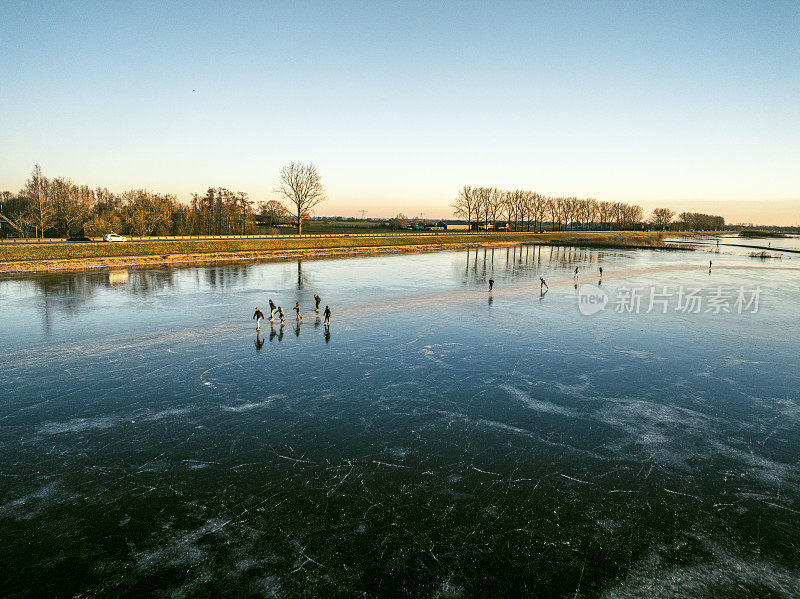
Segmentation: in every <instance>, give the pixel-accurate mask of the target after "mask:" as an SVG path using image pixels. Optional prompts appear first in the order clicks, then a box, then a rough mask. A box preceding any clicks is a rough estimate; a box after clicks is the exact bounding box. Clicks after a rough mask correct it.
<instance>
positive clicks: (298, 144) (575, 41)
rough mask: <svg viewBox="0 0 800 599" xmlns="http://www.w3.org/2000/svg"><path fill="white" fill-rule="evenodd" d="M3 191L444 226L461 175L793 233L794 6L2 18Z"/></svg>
mask: <svg viewBox="0 0 800 599" xmlns="http://www.w3.org/2000/svg"><path fill="white" fill-rule="evenodd" d="M0 23H2V24H1V25H0V27H2V36H1V37H0V141H2V146H3V152H2V154H3V158H2V160H0V189H11V190H16V189H18V188H19V187H20V186H21V185H22V184H23V183H24V181H25V179H26V178H27V176H28V174H29V173H30V170H31V168H32V166H33V164H34V163H40V164H41V165H42V167H43V169H44V171H45V174H47V175H50V176H60V175H63V176H68V177H70V178H72V179H73V180H75V181H76V182H79V183H86V184H89V185H92V186H96V185H100V186H107V187H109V188H110V189H112V190H116V191H122V190H123V189H128V188H133V187H147V188H149V189H152V190H156V191H161V192H170V193H175V194H177V195H178V196H179V198H181V199H183V200H186V199H188V198H189V195H190V193H191V192H202V191H203V190H204V189H205V188H207V187H209V186H225V187H229V188H231V189H236V190H242V191H247V192H249V193H250V195H251V197H252V198H253V199H255V200H267V199H272V197H274V196H273V193H272V190H273V189H274V187H275V186H276V184H277V175H278V172H279V170H280V167H281V166H282V165H284V164H286V163H288V162H290V161H293V160H298V161H303V162H314V163H315V164H316V165H317V166H318V168H319V170H320V172H321V173H322V175H323V178H324V181H325V183H326V185H327V188H328V192H329V201H328V202H327V203H326V204H324V205H323V206H321V207H320V209H319V211H318V212H319V213H320V214H355V212H356V210H360V209H362V208H363V209H366V210H367V211H368V212H367V214H368V215H371V216H391V215H394V214H396V213H397V212H400V211H403V212H405V213H406V214H409V215H413V214H419V213H423V214H424V215H425V216H431V217H434V216H440V217H441V216H449V215H450V213H451V211H450V208H449V204H450V202H451V201H452V199H453V197H454V196H455V194H456V191H457V189H458V188H459V187H460V186H462V185H465V184H469V185H493V186H499V187H504V188H525V189H535V190H537V191H540V192H542V193H546V194H550V195H577V196H580V197H596V198H598V199H601V200H620V201H630V202H639V203H642V204H643V205H645V206H646V207H647V208H652V207H654V206H660V205H664V206H669V207H673V208H676V209H678V210H683V209H697V210H702V211H715V212H716V213H720V214H723V215H725V216H726V217H727V218H728V220H730V221H734V222H735V221H754V222H779V221H780V222H786V223H787V224H798V223H800V167H798V165H800V41H798V40H800V3H798V2H757V3H737V2H724V3H723V2H706V3H681V2H665V3H645V2H574V3H571V2H553V3H506V2H492V3H431V4H429V3H380V2H379V3H367V2H363V3H303V2H292V3H278V4H262V3H238V4H237V3H218V2H213V3H212V2H208V3H203V2H195V3H173V2H165V3H137V2H131V3H116V2H107V3H88V2H84V3H81V2H70V3H51V2H41V3H36V2H4V3H3V4H2V5H0Z"/></svg>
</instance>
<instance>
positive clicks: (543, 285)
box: [489, 263, 711, 295]
mask: <svg viewBox="0 0 800 599" xmlns="http://www.w3.org/2000/svg"><path fill="white" fill-rule="evenodd" d="M710 268H711V266H710V263H709V269H710ZM580 274H581V267H580V266H576V267H575V276H574V277H573V278H574V279H575V285H577V284H578V283H577V281H578V277H580ZM602 278H603V267H602V266H601V267H600V279H602ZM492 289H494V278H492V277H489V293H491V292H492ZM549 290H550V287H549V286H548V285H547V281H545V280H544V277H539V291H540V292H541V293H542V295H544V293H545V292H546V291H549Z"/></svg>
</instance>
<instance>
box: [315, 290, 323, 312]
mask: <svg viewBox="0 0 800 599" xmlns="http://www.w3.org/2000/svg"><path fill="white" fill-rule="evenodd" d="M314 302H316V304H317V306H316V308H314V312H319V305H320V303H321V302H322V300H321V299H320V298H319V296H318V295H317V294H316V293H315V294H314Z"/></svg>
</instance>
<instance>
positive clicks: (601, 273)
mask: <svg viewBox="0 0 800 599" xmlns="http://www.w3.org/2000/svg"><path fill="white" fill-rule="evenodd" d="M600 278H601V279H602V278H603V267H602V266H601V267H600Z"/></svg>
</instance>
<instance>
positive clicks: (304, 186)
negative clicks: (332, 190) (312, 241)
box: [275, 162, 325, 234]
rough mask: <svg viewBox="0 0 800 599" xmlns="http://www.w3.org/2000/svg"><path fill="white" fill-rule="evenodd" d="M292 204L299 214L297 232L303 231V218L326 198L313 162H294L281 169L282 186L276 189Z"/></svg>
mask: <svg viewBox="0 0 800 599" xmlns="http://www.w3.org/2000/svg"><path fill="white" fill-rule="evenodd" d="M275 191H277V192H278V193H280V194H281V195H283V197H285V198H286V199H287V200H288V201H289V203H290V204H292V205H293V206H294V207H295V209H296V211H295V214H297V233H298V234H302V233H303V220H304V219H305V218H307V217H308V215H309V213H310V212H311V209H312V208H314V206H316V205H317V204H319V203H320V202H322V201H324V200H325V188H324V187H323V185H322V180H321V178H320V176H319V174H318V173H317V167H315V166H314V165H313V164H300V163H299V162H292V163H291V164H289V165H288V166H284V167H283V168H282V169H281V177H280V186H279V187H278V188H277V189H276V190H275Z"/></svg>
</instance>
